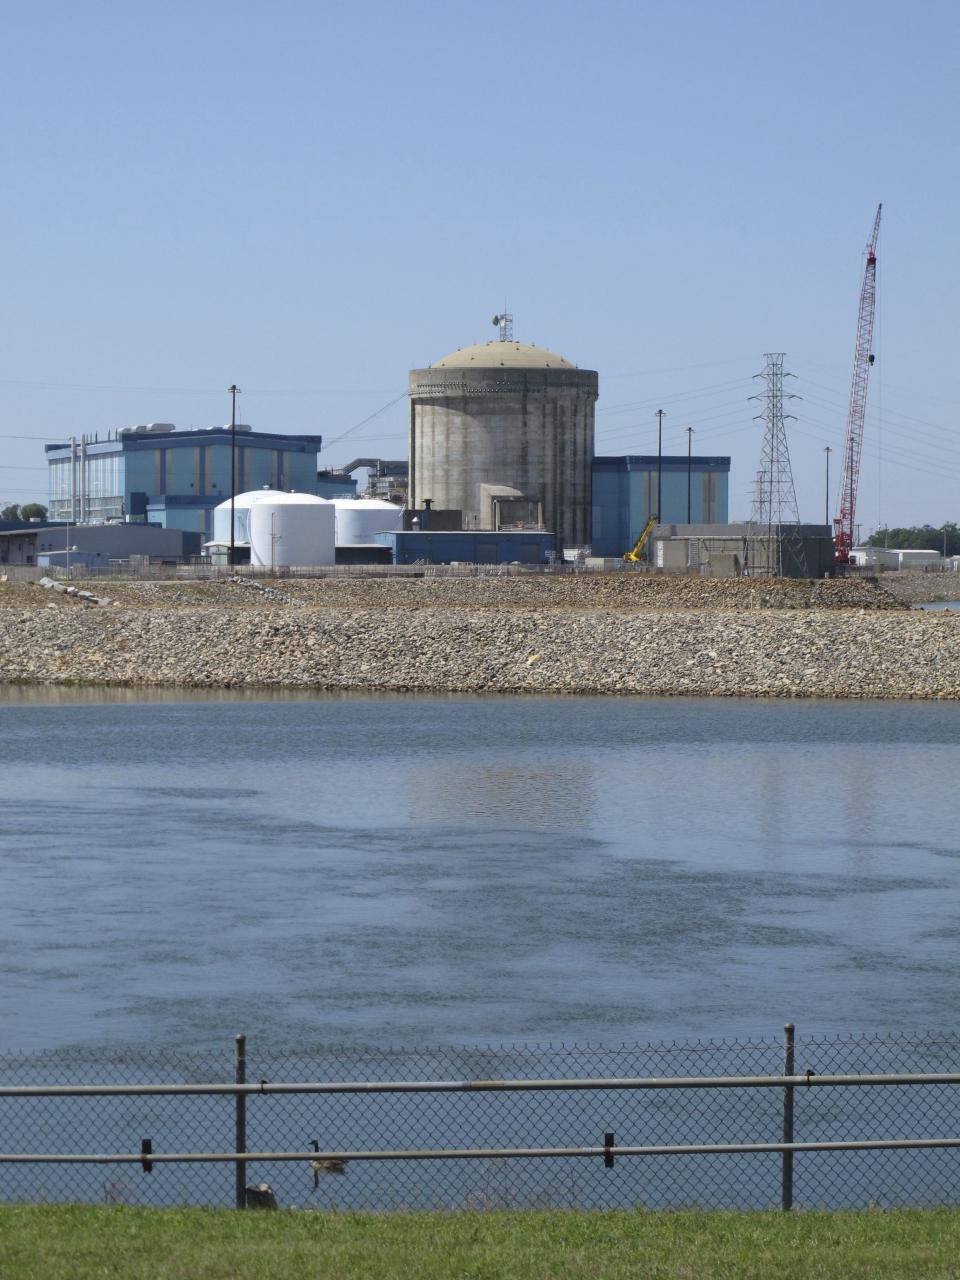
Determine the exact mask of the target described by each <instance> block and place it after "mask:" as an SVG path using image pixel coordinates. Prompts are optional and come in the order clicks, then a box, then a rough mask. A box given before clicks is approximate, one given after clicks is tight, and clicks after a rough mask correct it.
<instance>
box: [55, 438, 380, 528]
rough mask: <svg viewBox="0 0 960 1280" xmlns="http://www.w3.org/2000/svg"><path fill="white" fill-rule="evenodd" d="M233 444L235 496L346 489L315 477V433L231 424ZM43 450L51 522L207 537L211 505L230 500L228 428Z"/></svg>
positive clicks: (346, 482)
mask: <svg viewBox="0 0 960 1280" xmlns="http://www.w3.org/2000/svg"><path fill="white" fill-rule="evenodd" d="M236 441H237V449H236V455H237V456H236V464H237V474H236V492H237V493H244V492H246V491H247V490H250V489H259V488H262V487H263V486H265V485H266V486H269V487H270V488H271V489H287V490H296V491H297V492H298V493H313V494H318V495H319V496H321V497H331V496H334V493H336V494H338V495H339V494H343V493H344V492H350V491H351V490H350V486H351V484H352V483H353V482H352V481H351V480H350V479H349V478H347V479H344V478H343V477H339V478H337V480H336V481H333V480H327V479H326V478H321V479H318V476H317V453H318V452H319V449H320V444H321V437H320V436H314V435H272V434H269V433H267V432H263V431H253V430H251V428H250V427H248V426H238V427H237V436H236ZM46 455H47V462H48V464H49V465H48V472H49V493H50V499H49V517H50V519H51V520H69V521H70V523H71V524H88V523H90V524H92V523H98V522H103V521H111V520H131V521H136V522H141V523H149V524H158V525H160V526H162V527H163V528H166V529H185V530H189V531H192V532H195V533H200V534H203V535H204V536H205V537H207V538H209V537H210V536H212V532H213V530H212V512H213V508H214V507H216V506H217V505H218V504H219V503H221V502H223V501H224V499H225V498H229V497H230V487H231V486H230V478H231V477H230V470H231V463H230V428H229V427H210V428H208V429H205V430H190V431H177V429H176V428H175V427H174V426H173V425H172V424H171V423H153V424H151V425H149V426H141V427H129V428H127V429H126V430H123V431H118V432H116V433H114V434H112V435H111V436H110V437H109V438H108V439H105V440H101V439H99V438H96V437H93V438H88V437H83V438H81V439H80V440H70V441H67V442H65V443H64V442H61V443H57V444H48V445H47V446H46ZM355 487H356V486H355V485H354V486H353V488H354V490H355Z"/></svg>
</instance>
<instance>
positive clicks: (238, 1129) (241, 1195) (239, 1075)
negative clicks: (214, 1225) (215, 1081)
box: [233, 1035, 247, 1209]
mask: <svg viewBox="0 0 960 1280" xmlns="http://www.w3.org/2000/svg"><path fill="white" fill-rule="evenodd" d="M233 1044H234V1065H235V1068H236V1070H235V1072H234V1078H235V1080H236V1083H237V1084H246V1083H247V1037H246V1036H243V1035H240V1036H236V1037H235V1039H234V1042H233ZM233 1101H234V1135H233V1138H234V1143H235V1145H234V1148H233V1149H234V1151H246V1149H247V1095H246V1094H245V1093H235V1094H234V1099H233ZM233 1167H234V1171H235V1178H236V1204H237V1208H238V1209H245V1208H246V1207H247V1165H246V1161H245V1160H237V1161H236V1162H235V1163H234V1166H233Z"/></svg>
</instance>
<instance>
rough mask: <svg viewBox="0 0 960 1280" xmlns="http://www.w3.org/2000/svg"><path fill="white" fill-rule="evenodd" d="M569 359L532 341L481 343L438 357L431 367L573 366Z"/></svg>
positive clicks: (560, 367)
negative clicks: (537, 345)
mask: <svg viewBox="0 0 960 1280" xmlns="http://www.w3.org/2000/svg"><path fill="white" fill-rule="evenodd" d="M575 367H576V366H575V365H572V364H571V363H570V361H569V360H564V358H563V356H558V355H557V353H556V352H555V351H548V350H547V349H546V347H534V346H531V344H530V343H529V342H499V341H493V342H478V343H477V345H476V346H475V347H462V348H461V349H460V350H459V351H452V352H451V353H450V355H448V356H444V357H443V359H442V360H436V361H434V363H433V364H432V365H431V366H430V368H431V369H501V368H503V369H573V368H575Z"/></svg>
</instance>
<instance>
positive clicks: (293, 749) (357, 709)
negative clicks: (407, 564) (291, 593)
mask: <svg viewBox="0 0 960 1280" xmlns="http://www.w3.org/2000/svg"><path fill="white" fill-rule="evenodd" d="M0 697H2V702H0V724H2V733H0V759H2V767H3V773H2V776H3V780H4V800H3V820H2V834H0V857H2V868H3V871H2V889H3V891H2V894H0V1048H5V1049H15V1048H16V1049H33V1048H39V1047H55V1046H61V1045H66V1044H91V1045H93V1044H96V1045H111V1044H116V1045H120V1044H131V1043H147V1042H151V1043H158V1042H163V1043H167V1044H175V1045H178V1046H191V1047H198V1048H203V1047H206V1046H213V1045H216V1046H221V1047H222V1046H223V1045H224V1044H225V1043H227V1044H228V1043H229V1040H230V1037H232V1035H233V1034H234V1033H235V1032H237V1031H240V1030H243V1031H246V1032H247V1033H248V1034H250V1035H251V1036H256V1037H257V1040H258V1041H260V1042H261V1043H274V1044H287V1045H290V1044H294V1043H297V1042H299V1041H301V1040H303V1039H308V1040H309V1041H310V1042H311V1043H313V1044H317V1043H323V1042H333V1041H346V1042H364V1043H383V1042H390V1043H394V1044H398V1045H411V1046H413V1045H419V1044H423V1043H430V1044H441V1043H467V1044H470V1043H480V1042H487V1041H498V1042H499V1041H501V1040H508V1041H509V1040H514V1039H517V1040H528V1041H529V1040H533V1041H538V1040H539V1041H546V1040H550V1039H551V1038H552V1039H554V1040H556V1039H566V1040H573V1039H576V1040H586V1039H601V1040H604V1041H607V1042H610V1041H619V1040H621V1039H629V1040H634V1039H639V1040H650V1039H660V1038H663V1037H666V1038H673V1037H689V1036H701V1035H704V1036H706V1035H737V1034H739V1035H744V1034H763V1035H775V1034H777V1032H778V1030H779V1028H780V1027H781V1025H782V1024H783V1022H784V1021H785V1020H786V1019H793V1020H794V1021H796V1022H797V1023H798V1024H799V1025H800V1026H801V1028H802V1029H803V1030H804V1031H806V1032H808V1033H811V1032H814V1031H824V1032H826V1031H837V1030H847V1029H851V1030H870V1029H874V1028H875V1029H879V1030H901V1029H920V1028H938V1029H940V1028H942V1029H946V1028H952V1027H956V1026H957V1024H958V1022H960V983H958V981H957V959H958V943H960V823H958V815H960V808H958V801H957V789H958V778H960V734H958V728H960V707H957V706H955V705H950V704H935V703H931V704H925V703H900V704H896V703H859V704H858V703H834V702H780V701H768V702H761V701H739V700H730V701H721V700H717V701H711V700H676V701H672V700H655V699H644V698H620V699H611V698H506V697H489V698H461V697H448V698H424V697H417V698H413V697H410V698H401V697H383V698H375V697H369V698H367V697H342V698H340V697H303V698H300V697H277V698H272V699H271V698H264V697H262V696H260V697H256V698H254V697H250V698H236V697H231V696H217V695H214V696H211V697H201V698H185V697H184V696H183V695H176V696H174V697H171V696H167V697H163V696H161V697H156V698H149V697H146V696H145V695H143V694H142V693H137V694H130V693H118V694H116V695H109V694H104V693H102V692H97V693H95V694H83V693H78V692H76V691H62V692H59V693H58V692H56V691H53V692H39V693H37V692H33V691H27V690H16V689H14V690H8V691H7V692H6V693H4V694H3V695H0Z"/></svg>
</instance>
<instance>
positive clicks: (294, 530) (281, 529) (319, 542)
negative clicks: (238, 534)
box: [250, 493, 337, 569]
mask: <svg viewBox="0 0 960 1280" xmlns="http://www.w3.org/2000/svg"><path fill="white" fill-rule="evenodd" d="M335 537H336V517H335V514H334V508H333V503H332V502H327V501H326V499H324V498H318V497H317V496H316V495H315V494H312V493H277V494H266V495H265V496H264V498H262V499H261V500H260V501H259V502H255V503H254V504H253V505H252V506H251V508H250V563H251V564H253V565H260V566H262V567H263V568H267V569H276V568H289V567H290V566H291V565H318V564H335V563H336V558H337V557H336V544H335Z"/></svg>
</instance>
